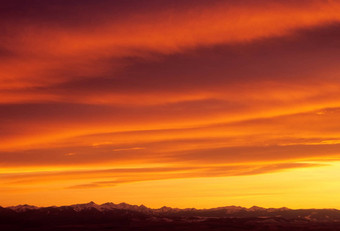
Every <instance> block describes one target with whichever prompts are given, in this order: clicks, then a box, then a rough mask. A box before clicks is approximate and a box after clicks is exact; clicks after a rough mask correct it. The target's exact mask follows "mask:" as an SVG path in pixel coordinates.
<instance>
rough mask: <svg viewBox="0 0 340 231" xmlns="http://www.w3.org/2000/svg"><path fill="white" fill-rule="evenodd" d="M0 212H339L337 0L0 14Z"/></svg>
mask: <svg viewBox="0 0 340 231" xmlns="http://www.w3.org/2000/svg"><path fill="white" fill-rule="evenodd" d="M0 17H1V21H0V32H1V33H0V60H1V62H0V70H1V72H0V73H1V75H0V140H1V141H0V205H1V206H10V205H17V204H34V205H38V206H48V205H65V204H75V203H85V202H89V201H95V202H96V203H104V202H108V201H111V202H114V203H120V202H126V203H130V204H144V205H146V206H149V207H154V208H156V207H161V206H163V205H167V206H172V207H180V208H185V207H196V208H211V207H217V206H226V205H239V206H246V207H250V206H253V205H257V206H263V207H283V206H286V207H290V208H339V209H340V197H339V195H340V1H339V0H299V1H296V0H275V1H274V0H256V1H255V0H224V1H221V0H210V1H206V0H100V1H99V0H81V1H80V0H29V1H27V0H2V1H1V6H0Z"/></svg>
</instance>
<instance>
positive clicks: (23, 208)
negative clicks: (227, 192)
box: [0, 202, 340, 231]
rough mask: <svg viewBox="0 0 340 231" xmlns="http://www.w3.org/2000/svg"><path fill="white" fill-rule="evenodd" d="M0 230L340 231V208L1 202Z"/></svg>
mask: <svg viewBox="0 0 340 231" xmlns="http://www.w3.org/2000/svg"><path fill="white" fill-rule="evenodd" d="M0 230H4V231H7V230H8V231H14V230H23V231H34V230H37V231H40V230H41V231H42V230H49V231H55V230H66V231H69V230H123V231H124V230H126V231H127V230H151V231H152V230H198V231H199V230H234V231H238V230H293V231H294V230H340V211H339V210H336V209H298V210H292V209H287V208H278V209H274V208H269V209H266V208H261V207H251V208H244V207H237V206H227V207H219V208H212V209H194V208H190V209H178V208H170V207H162V208H159V209H151V208H147V207H145V206H143V205H141V206H137V205H129V204H126V203H121V204H114V203H105V204H102V205H97V204H95V203H94V202H90V203H87V204H76V205H70V206H60V207H56V206H53V207H42V208H39V207H36V206H31V205H18V206H13V207H7V208H3V207H0Z"/></svg>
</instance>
